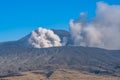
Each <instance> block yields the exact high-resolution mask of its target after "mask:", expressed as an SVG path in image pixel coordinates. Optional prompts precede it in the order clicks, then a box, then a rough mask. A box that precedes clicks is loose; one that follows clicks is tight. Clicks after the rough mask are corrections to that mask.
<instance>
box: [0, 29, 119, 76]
mask: <svg viewBox="0 0 120 80" xmlns="http://www.w3.org/2000/svg"><path fill="white" fill-rule="evenodd" d="M53 31H54V33H56V34H57V35H59V36H60V38H61V39H63V38H64V37H66V38H68V39H69V40H70V34H69V32H67V31H63V30H53ZM30 36H31V34H29V35H27V36H25V37H24V38H22V39H20V40H18V41H10V42H4V43H0V76H1V77H3V76H6V75H10V74H14V73H17V72H22V71H31V70H48V71H55V70H56V69H61V68H62V69H71V70H78V71H86V72H89V73H93V74H98V75H112V76H120V50H105V49H100V48H94V47H81V46H70V45H67V46H57V47H49V48H34V47H28V45H27V41H28V39H29V37H30ZM69 43H72V42H71V41H69Z"/></svg>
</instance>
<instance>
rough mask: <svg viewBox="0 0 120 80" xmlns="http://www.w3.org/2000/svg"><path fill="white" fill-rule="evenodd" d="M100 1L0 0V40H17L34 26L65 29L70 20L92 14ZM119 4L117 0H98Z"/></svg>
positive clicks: (93, 14) (91, 15)
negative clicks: (81, 14)
mask: <svg viewBox="0 0 120 80" xmlns="http://www.w3.org/2000/svg"><path fill="white" fill-rule="evenodd" d="M98 1H100V0H0V42H3V41H11V40H17V39H20V38H21V37H23V36H25V35H27V34H28V33H29V32H31V31H32V30H34V29H36V28H38V27H45V28H50V29H66V30H68V29H69V27H68V24H69V20H70V19H75V18H77V17H79V15H80V12H86V13H87V14H88V20H89V19H90V18H91V17H93V16H95V10H96V2H98ZM102 1H104V2H106V3H108V4H115V5H119V4H120V1H119V0H102Z"/></svg>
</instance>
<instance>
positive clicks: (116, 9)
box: [70, 2, 120, 49]
mask: <svg viewBox="0 0 120 80" xmlns="http://www.w3.org/2000/svg"><path fill="white" fill-rule="evenodd" d="M70 32H71V36H72V39H73V42H74V45H76V46H89V47H99V48H106V49H120V6H119V5H108V4H106V3H104V2H98V3H97V10H96V17H94V18H93V19H91V21H90V22H87V21H86V14H85V13H81V17H80V18H78V19H77V20H71V21H70Z"/></svg>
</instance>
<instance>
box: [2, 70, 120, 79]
mask: <svg viewBox="0 0 120 80" xmlns="http://www.w3.org/2000/svg"><path fill="white" fill-rule="evenodd" d="M0 80H120V77H115V76H105V75H96V74H91V73H87V72H83V71H76V70H69V69H58V70H55V71H43V70H36V71H29V72H21V73H19V75H16V76H8V77H7V76H6V77H3V78H0Z"/></svg>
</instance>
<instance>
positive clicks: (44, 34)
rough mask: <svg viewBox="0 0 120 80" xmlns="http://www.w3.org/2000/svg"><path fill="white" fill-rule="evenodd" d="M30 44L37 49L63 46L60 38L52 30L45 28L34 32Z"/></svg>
mask: <svg viewBox="0 0 120 80" xmlns="http://www.w3.org/2000/svg"><path fill="white" fill-rule="evenodd" d="M29 44H30V45H32V46H33V47H35V48H47V47H55V46H62V44H61V43H60V38H59V36H57V35H56V34H54V32H53V31H52V30H49V29H44V28H38V29H37V30H36V31H32V34H31V37H30V38H29Z"/></svg>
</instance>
